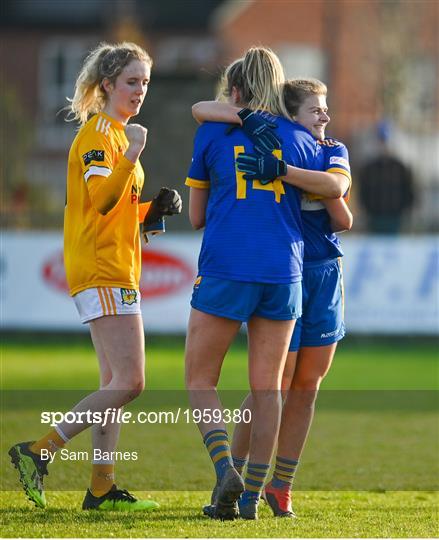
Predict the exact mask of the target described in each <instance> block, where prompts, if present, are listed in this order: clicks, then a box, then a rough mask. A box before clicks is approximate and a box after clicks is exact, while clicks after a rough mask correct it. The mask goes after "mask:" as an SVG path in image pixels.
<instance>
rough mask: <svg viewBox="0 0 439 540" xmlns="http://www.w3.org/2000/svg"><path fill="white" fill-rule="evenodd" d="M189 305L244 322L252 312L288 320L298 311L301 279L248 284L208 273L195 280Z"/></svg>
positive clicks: (300, 311)
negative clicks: (289, 281)
mask: <svg viewBox="0 0 439 540" xmlns="http://www.w3.org/2000/svg"><path fill="white" fill-rule="evenodd" d="M191 306H192V307H193V308H195V309H198V310H199V311H203V312H204V313H210V314H211V315H216V316H217V317H225V318H226V319H233V320H235V321H241V322H247V321H248V320H249V319H250V318H251V317H253V315H255V316H257V317H264V318H265V319H273V320H275V321H290V320H292V319H298V318H299V317H300V315H301V313H302V282H301V281H297V282H296V283H283V284H273V283H249V282H245V281H231V280H227V279H218V278H213V277H208V276H198V277H197V279H196V280H195V285H194V291H193V293H192V300H191Z"/></svg>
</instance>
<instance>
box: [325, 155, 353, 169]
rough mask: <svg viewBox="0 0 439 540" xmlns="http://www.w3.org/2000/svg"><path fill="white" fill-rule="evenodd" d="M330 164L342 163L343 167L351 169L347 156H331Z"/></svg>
mask: <svg viewBox="0 0 439 540" xmlns="http://www.w3.org/2000/svg"><path fill="white" fill-rule="evenodd" d="M329 164H330V165H341V166H342V167H345V169H348V171H349V170H350V166H349V161H348V160H347V159H345V158H342V157H339V156H331V157H330V158H329Z"/></svg>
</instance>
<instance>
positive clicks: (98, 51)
mask: <svg viewBox="0 0 439 540" xmlns="http://www.w3.org/2000/svg"><path fill="white" fill-rule="evenodd" d="M132 60H140V61H141V62H145V63H146V64H148V66H152V60H151V57H150V56H149V54H148V53H147V52H146V51H145V50H144V49H142V47H139V46H138V45H136V44H135V43H129V42H126V41H125V42H123V43H116V44H110V43H105V42H102V43H99V45H98V46H97V47H96V48H95V49H93V50H92V51H91V52H90V54H89V55H88V56H87V58H86V59H85V60H84V64H83V66H82V69H81V71H80V72H79V75H78V78H77V79H76V84H75V94H74V96H73V99H71V100H69V101H70V105H69V106H68V107H67V109H68V110H69V111H70V114H69V118H68V120H78V121H79V122H80V124H81V125H84V124H85V123H86V122H87V120H88V118H89V116H90V115H92V114H96V113H98V112H99V111H101V110H102V109H103V108H104V106H105V104H106V102H107V94H106V92H105V90H104V88H103V87H102V81H103V80H104V79H108V80H109V81H110V82H111V83H113V84H114V83H115V82H116V79H117V77H118V76H119V75H120V74H121V72H122V70H123V69H124V68H125V67H126V66H127V65H128V64H129V63H130V62H131V61H132Z"/></svg>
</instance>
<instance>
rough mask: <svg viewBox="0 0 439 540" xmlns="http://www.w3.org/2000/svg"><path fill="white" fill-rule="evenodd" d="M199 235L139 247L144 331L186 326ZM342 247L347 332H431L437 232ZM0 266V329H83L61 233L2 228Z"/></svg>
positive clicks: (436, 311)
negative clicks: (69, 289)
mask: <svg viewBox="0 0 439 540" xmlns="http://www.w3.org/2000/svg"><path fill="white" fill-rule="evenodd" d="M200 242H201V235H200V234H197V233H193V234H190V233H189V234H174V235H173V234H169V233H167V234H166V235H163V236H161V237H158V238H156V239H153V241H152V242H151V243H150V244H149V246H147V247H145V248H144V251H143V256H142V280H141V285H140V289H141V292H142V313H143V318H144V323H145V329H146V330H147V331H149V332H157V333H167V332H169V333H184V332H185V330H186V326H187V320H188V316H189V310H190V306H189V301H190V297H191V291H192V284H193V280H194V278H195V277H196V273H197V258H198V252H199V248H200ZM343 247H344V250H345V254H346V255H345V257H344V263H343V267H344V276H345V306H346V312H345V315H346V325H347V329H348V332H352V333H362V334H366V333H373V334H424V335H431V334H436V333H437V332H438V328H439V291H438V281H439V279H438V274H439V239H438V237H436V236H410V237H370V236H355V235H349V236H346V237H345V238H343ZM0 272H1V288H0V294H1V300H0V308H1V325H2V329H4V330H15V329H30V330H74V331H77V330H81V329H82V330H86V329H87V327H86V326H84V325H81V324H80V322H79V320H78V315H77V313H76V308H75V306H74V304H73V301H72V300H71V298H70V297H69V295H68V293H67V287H66V283H65V275H64V268H63V259H62V235H61V234H60V233H35V232H34V233H29V232H26V233H24V232H9V231H8V232H3V233H2V237H1V261H0Z"/></svg>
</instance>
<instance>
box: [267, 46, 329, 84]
mask: <svg viewBox="0 0 439 540" xmlns="http://www.w3.org/2000/svg"><path fill="white" fill-rule="evenodd" d="M276 52H277V54H278V56H279V59H280V61H281V62H282V65H283V67H284V71H285V76H286V78H287V79H292V78H297V77H313V78H315V79H320V80H321V81H326V80H327V62H326V56H325V54H324V52H323V51H322V50H321V49H319V48H317V47H312V46H309V45H289V44H288V45H283V46H280V47H277V49H276Z"/></svg>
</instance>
